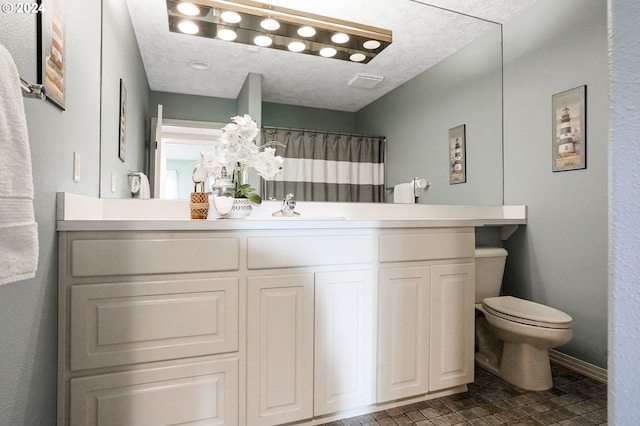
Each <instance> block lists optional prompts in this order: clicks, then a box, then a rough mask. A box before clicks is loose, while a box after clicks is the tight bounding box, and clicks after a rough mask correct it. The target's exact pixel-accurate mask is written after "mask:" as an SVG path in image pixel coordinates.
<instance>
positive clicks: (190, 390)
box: [70, 358, 238, 426]
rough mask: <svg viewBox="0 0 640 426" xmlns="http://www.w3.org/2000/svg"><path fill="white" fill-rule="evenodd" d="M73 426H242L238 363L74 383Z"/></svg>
mask: <svg viewBox="0 0 640 426" xmlns="http://www.w3.org/2000/svg"><path fill="white" fill-rule="evenodd" d="M70 383H71V384H70V392H71V397H70V404H71V412H70V424H71V425H85V426H111V425H160V424H167V425H168V424H187V423H188V424H207V425H236V424H238V359H237V358H230V359H222V360H212V361H206V362H198V363H188V364H184V365H179V366H173V367H164V368H150V369H145V370H137V371H127V372H122V373H113V374H105V375H98V376H90V377H83V378H75V379H71V382H70Z"/></svg>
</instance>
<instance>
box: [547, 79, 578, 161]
mask: <svg viewBox="0 0 640 426" xmlns="http://www.w3.org/2000/svg"><path fill="white" fill-rule="evenodd" d="M586 97H587V86H580V87H576V88H575V89H571V90H567V91H564V92H561V93H556V94H555V95H553V96H552V97H551V99H552V105H553V106H552V114H553V116H552V132H553V140H552V143H551V146H552V162H553V163H552V170H553V171H554V172H562V171H565V170H577V169H585V168H586V167H587V157H586V156H587V150H586V143H587V113H586V112H587V111H586V105H587V104H586Z"/></svg>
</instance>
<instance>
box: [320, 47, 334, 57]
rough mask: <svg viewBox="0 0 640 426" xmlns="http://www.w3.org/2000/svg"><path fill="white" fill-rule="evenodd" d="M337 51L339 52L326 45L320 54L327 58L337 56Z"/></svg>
mask: <svg viewBox="0 0 640 426" xmlns="http://www.w3.org/2000/svg"><path fill="white" fill-rule="evenodd" d="M336 53H338V51H337V50H336V49H334V48H333V47H324V48H322V49H320V56H324V57H325V58H331V57H334V56H336Z"/></svg>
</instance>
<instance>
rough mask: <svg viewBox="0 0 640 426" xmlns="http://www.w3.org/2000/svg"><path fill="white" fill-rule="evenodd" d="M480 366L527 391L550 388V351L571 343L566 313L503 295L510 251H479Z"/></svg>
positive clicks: (477, 261) (477, 324) (477, 310)
mask: <svg viewBox="0 0 640 426" xmlns="http://www.w3.org/2000/svg"><path fill="white" fill-rule="evenodd" d="M475 257H476V259H475V261H476V344H477V347H476V354H475V359H476V363H477V364H478V365H480V366H481V367H483V368H485V369H487V370H489V371H491V372H493V373H495V374H496V375H498V376H500V377H502V378H503V379H504V380H506V381H507V382H509V383H511V384H513V385H515V386H517V387H519V388H522V389H526V390H534V391H542V390H547V389H551V388H552V387H553V382H552V379H551V366H550V363H549V352H548V350H549V349H550V348H555V347H558V346H561V345H564V344H565V343H567V342H569V340H571V337H572V336H573V331H572V324H571V322H572V319H571V317H570V316H569V315H567V314H566V313H564V312H562V311H560V310H558V309H555V308H551V307H549V306H545V305H541V304H539V303H535V302H530V301H528V300H523V299H519V298H516V297H512V296H500V287H501V285H502V276H503V274H504V265H505V261H506V257H507V251H506V250H505V249H502V248H477V249H476V252H475Z"/></svg>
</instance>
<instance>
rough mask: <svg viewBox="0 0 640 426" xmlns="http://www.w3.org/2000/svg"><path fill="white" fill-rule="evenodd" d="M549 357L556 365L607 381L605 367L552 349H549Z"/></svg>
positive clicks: (603, 381)
mask: <svg viewBox="0 0 640 426" xmlns="http://www.w3.org/2000/svg"><path fill="white" fill-rule="evenodd" d="M549 359H550V360H551V362H554V363H556V364H558V365H561V366H563V367H566V368H568V369H570V370H573V371H576V372H578V373H580V374H582V375H583V376H587V377H590V378H592V379H594V380H597V381H599V382H601V383H607V369H606V368H602V367H598V366H596V365H593V364H589V363H588V362H585V361H582V360H579V359H578V358H574V357H572V356H569V355H566V354H563V353H562V352H558V351H556V350H554V349H549Z"/></svg>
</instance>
